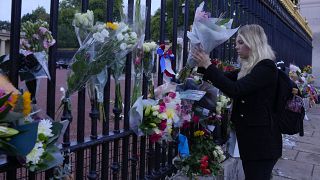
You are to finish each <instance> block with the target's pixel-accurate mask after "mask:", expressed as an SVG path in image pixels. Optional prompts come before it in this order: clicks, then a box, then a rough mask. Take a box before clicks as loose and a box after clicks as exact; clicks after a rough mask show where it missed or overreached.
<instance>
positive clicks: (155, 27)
mask: <svg viewBox="0 0 320 180" xmlns="http://www.w3.org/2000/svg"><path fill="white" fill-rule="evenodd" d="M183 3H184V0H179V2H178V7H179V9H178V27H183V25H184V14H182V13H181V11H182V4H183ZM189 3H190V6H189V21H188V27H189V26H190V25H191V24H192V22H193V17H194V11H193V10H194V2H193V1H189ZM160 12H161V11H160V8H159V9H158V10H157V11H156V13H155V14H154V15H153V16H152V17H151V39H152V40H154V41H158V40H159V39H160ZM166 13H167V21H166V27H165V33H166V36H167V37H166V39H169V40H170V41H172V38H173V34H172V28H173V0H167V1H166ZM188 30H189V29H188Z"/></svg>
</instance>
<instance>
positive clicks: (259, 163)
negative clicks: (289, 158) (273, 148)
mask: <svg viewBox="0 0 320 180" xmlns="http://www.w3.org/2000/svg"><path fill="white" fill-rule="evenodd" d="M277 161H278V159H268V160H255V161H242V166H243V171H244V175H245V176H246V180H270V178H271V173H272V169H273V167H274V165H275V164H276V163H277Z"/></svg>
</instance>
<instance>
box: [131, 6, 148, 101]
mask: <svg viewBox="0 0 320 180" xmlns="http://www.w3.org/2000/svg"><path fill="white" fill-rule="evenodd" d="M133 22H134V23H133V29H134V31H135V32H136V33H137V37H138V42H137V48H136V49H135V51H134V53H133V55H134V56H133V57H134V60H133V67H134V86H133V93H132V98H131V105H133V103H134V102H135V101H136V100H137V99H138V97H139V96H141V94H142V73H143V68H142V60H143V58H144V53H145V51H144V50H145V49H144V37H145V25H146V7H145V6H141V1H140V0H137V1H136V4H135V9H134V19H133Z"/></svg>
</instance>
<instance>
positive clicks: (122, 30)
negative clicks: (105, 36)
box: [121, 25, 129, 32]
mask: <svg viewBox="0 0 320 180" xmlns="http://www.w3.org/2000/svg"><path fill="white" fill-rule="evenodd" d="M128 29H129V27H128V26H127V25H125V26H123V28H122V29H121V32H126V31H128Z"/></svg>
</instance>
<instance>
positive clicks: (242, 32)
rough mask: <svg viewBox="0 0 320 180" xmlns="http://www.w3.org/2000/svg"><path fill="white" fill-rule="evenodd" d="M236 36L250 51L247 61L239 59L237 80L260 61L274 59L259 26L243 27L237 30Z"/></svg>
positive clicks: (273, 54)
mask: <svg viewBox="0 0 320 180" xmlns="http://www.w3.org/2000/svg"><path fill="white" fill-rule="evenodd" d="M238 36H239V37H241V39H242V40H243V42H244V44H245V45H247V46H248V47H249V49H250V53H249V58H248V59H241V58H239V60H240V64H241V69H240V72H239V74H238V79H240V78H242V77H244V76H246V75H247V74H249V73H250V72H251V70H252V69H253V67H254V66H255V65H256V64H257V63H258V62H260V61H261V60H263V59H270V60H274V59H275V53H274V52H273V50H272V48H271V46H270V45H269V44H268V39H267V35H266V33H265V32H264V30H263V28H262V27H261V26H259V25H257V24H250V25H244V26H242V27H241V28H240V29H239V31H238Z"/></svg>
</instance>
